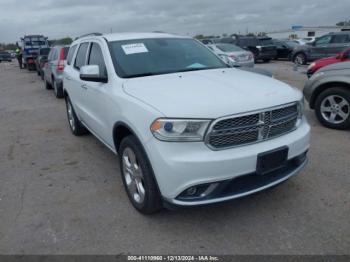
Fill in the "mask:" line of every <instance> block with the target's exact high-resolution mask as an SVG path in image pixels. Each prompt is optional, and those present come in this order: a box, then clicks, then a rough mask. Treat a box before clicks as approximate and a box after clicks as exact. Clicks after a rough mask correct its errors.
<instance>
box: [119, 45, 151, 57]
mask: <svg viewBox="0 0 350 262" xmlns="http://www.w3.org/2000/svg"><path fill="white" fill-rule="evenodd" d="M122 48H123V50H124V53H125V54H126V55H131V54H138V53H147V52H148V50H147V48H146V46H145V45H144V44H143V43H134V44H128V45H122Z"/></svg>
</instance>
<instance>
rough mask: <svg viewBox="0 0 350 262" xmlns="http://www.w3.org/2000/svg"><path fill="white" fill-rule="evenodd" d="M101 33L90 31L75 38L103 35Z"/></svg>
mask: <svg viewBox="0 0 350 262" xmlns="http://www.w3.org/2000/svg"><path fill="white" fill-rule="evenodd" d="M101 35H102V34H101V33H89V34H85V35H81V36H78V37H77V38H75V40H77V39H79V38H83V37H87V36H101Z"/></svg>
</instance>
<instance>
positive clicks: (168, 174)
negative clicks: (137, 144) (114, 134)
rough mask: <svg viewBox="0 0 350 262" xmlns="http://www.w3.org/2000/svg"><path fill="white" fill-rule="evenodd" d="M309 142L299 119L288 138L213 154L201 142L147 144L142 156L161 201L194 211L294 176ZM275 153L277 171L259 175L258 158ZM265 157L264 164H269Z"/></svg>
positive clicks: (307, 129) (302, 164) (305, 126)
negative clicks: (145, 155)
mask: <svg viewBox="0 0 350 262" xmlns="http://www.w3.org/2000/svg"><path fill="white" fill-rule="evenodd" d="M309 139H310V126H309V125H308V123H307V121H306V120H305V119H304V120H303V121H302V123H301V124H300V126H299V127H298V128H297V129H296V130H294V131H292V132H290V133H287V134H285V135H282V136H280V137H276V138H273V139H271V140H267V141H263V142H259V143H255V144H250V145H246V146H240V147H235V148H231V149H225V150H220V151H213V150H211V149H209V147H207V146H206V145H205V144H204V143H203V142H184V143H174V142H173V143H172V142H161V141H158V140H156V139H152V140H150V141H149V142H148V143H147V144H146V151H147V153H148V156H149V159H150V161H151V164H152V167H153V170H154V174H155V177H156V180H157V183H158V186H159V190H160V193H161V195H162V197H163V199H164V201H165V202H166V203H169V204H171V205H178V206H195V205H205V204H211V203H217V202H222V201H227V200H231V199H235V198H239V197H243V196H246V195H250V194H253V193H256V192H259V191H262V190H264V189H267V188H269V187H273V186H275V185H277V184H279V183H282V182H283V181H285V180H287V179H288V178H289V177H291V176H293V175H296V174H297V173H299V172H300V171H301V170H302V169H303V168H304V167H305V165H306V163H307V151H308V149H309ZM276 150H277V158H278V155H279V153H280V152H281V154H285V161H283V166H278V168H273V169H271V170H270V171H269V172H260V170H258V169H259V168H257V167H258V166H259V162H261V161H260V160H261V156H265V155H267V156H268V157H269V155H270V154H269V152H272V155H274V153H273V152H276ZM278 150H281V151H278ZM275 155H276V153H275ZM268 157H267V158H266V159H265V161H267V162H271V161H272V162H273V161H274V160H272V159H269V158H268ZM260 164H261V163H260ZM265 164H266V163H265ZM267 165H269V163H267Z"/></svg>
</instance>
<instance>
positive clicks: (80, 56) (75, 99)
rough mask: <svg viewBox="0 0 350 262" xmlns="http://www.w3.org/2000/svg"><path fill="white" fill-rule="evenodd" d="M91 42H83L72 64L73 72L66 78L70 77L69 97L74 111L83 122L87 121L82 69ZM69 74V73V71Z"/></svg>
mask: <svg viewBox="0 0 350 262" xmlns="http://www.w3.org/2000/svg"><path fill="white" fill-rule="evenodd" d="M89 45H90V43H89V42H82V43H81V44H80V45H79V47H78V51H77V52H76V56H75V58H74V61H73V62H72V67H71V70H70V71H69V75H67V74H66V76H65V77H69V83H70V84H69V90H68V92H69V93H68V95H69V97H70V99H71V102H72V104H73V107H74V110H75V112H76V113H77V115H78V118H79V119H80V120H82V121H85V119H86V111H87V110H86V103H85V101H86V95H87V94H86V85H85V84H84V83H83V81H82V80H81V79H80V68H81V67H82V66H84V65H86V59H87V51H88V49H89ZM67 73H68V71H67Z"/></svg>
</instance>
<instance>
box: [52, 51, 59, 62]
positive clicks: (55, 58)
mask: <svg viewBox="0 0 350 262" xmlns="http://www.w3.org/2000/svg"><path fill="white" fill-rule="evenodd" d="M57 58H58V52H57V49H55V52H54V53H53V58H52V60H54V61H55V60H57Z"/></svg>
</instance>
